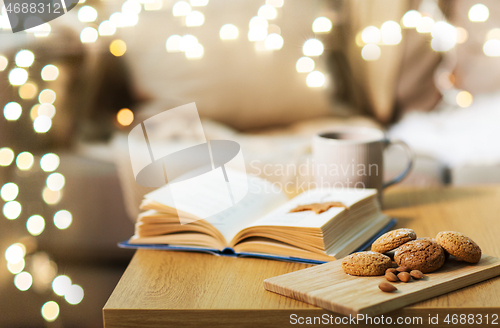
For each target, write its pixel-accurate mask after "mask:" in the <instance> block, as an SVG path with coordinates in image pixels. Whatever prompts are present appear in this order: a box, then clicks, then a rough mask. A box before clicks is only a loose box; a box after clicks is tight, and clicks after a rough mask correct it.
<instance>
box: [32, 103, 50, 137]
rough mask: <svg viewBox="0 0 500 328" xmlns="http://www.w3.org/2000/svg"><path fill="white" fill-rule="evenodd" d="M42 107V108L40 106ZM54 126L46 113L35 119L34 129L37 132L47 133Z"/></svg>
mask: <svg viewBox="0 0 500 328" xmlns="http://www.w3.org/2000/svg"><path fill="white" fill-rule="evenodd" d="M39 109H40V108H39ZM51 127H52V120H51V119H50V117H47V116H45V115H39V116H37V117H36V118H35V120H34V121H33V129H34V130H35V132H36V133H46V132H47V131H49V130H50V128H51Z"/></svg>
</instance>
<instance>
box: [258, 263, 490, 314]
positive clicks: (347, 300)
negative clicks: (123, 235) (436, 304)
mask: <svg viewBox="0 0 500 328" xmlns="http://www.w3.org/2000/svg"><path fill="white" fill-rule="evenodd" d="M341 263H342V260H337V261H333V262H330V263H325V264H322V265H318V266H315V267H313V268H307V269H304V270H300V271H296V272H291V273H286V274H284V275H281V276H278V277H273V278H269V279H266V280H264V288H266V289H267V290H269V291H272V292H275V293H278V294H281V295H285V296H288V297H291V298H294V299H297V300H299V301H303V302H307V303H309V304H312V305H316V306H319V307H322V308H323V309H326V310H330V311H335V312H337V313H340V314H343V315H349V314H352V315H357V314H358V313H361V314H366V315H370V316H376V315H380V314H384V313H387V312H390V311H393V310H396V309H399V308H402V307H403V306H406V305H409V304H413V303H417V302H419V301H423V300H426V299H429V298H431V297H435V296H439V295H442V294H445V293H449V292H451V291H454V290H457V289H460V288H463V287H467V286H469V285H473V284H475V283H478V282H481V281H484V280H487V279H490V278H493V277H496V276H498V275H500V259H498V258H496V257H492V256H488V255H483V257H482V258H481V261H479V263H477V264H468V263H465V262H459V261H457V260H455V259H454V258H450V259H448V261H447V262H446V263H445V265H444V266H443V267H441V268H440V269H439V270H438V271H436V272H433V273H428V274H426V275H425V278H424V279H421V280H414V279H412V280H411V281H410V282H408V283H403V282H399V283H392V285H393V286H395V287H396V288H397V289H398V290H397V291H395V292H392V293H384V292H382V291H381V290H380V289H379V288H378V285H379V284H380V283H382V282H387V280H386V279H385V277H384V276H377V277H356V276H351V275H348V274H345V273H344V271H343V270H342V266H341Z"/></svg>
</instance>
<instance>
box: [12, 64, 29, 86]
mask: <svg viewBox="0 0 500 328" xmlns="http://www.w3.org/2000/svg"><path fill="white" fill-rule="evenodd" d="M26 81H28V72H27V71H26V70H25V69H24V68H19V67H16V68H14V69H13V70H11V71H10V73H9V82H10V84H12V85H23V84H24V83H26Z"/></svg>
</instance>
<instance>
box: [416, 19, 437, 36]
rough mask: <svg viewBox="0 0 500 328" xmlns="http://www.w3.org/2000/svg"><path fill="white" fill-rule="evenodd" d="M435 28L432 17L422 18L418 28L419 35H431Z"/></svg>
mask: <svg viewBox="0 0 500 328" xmlns="http://www.w3.org/2000/svg"><path fill="white" fill-rule="evenodd" d="M432 26H434V20H433V19H432V18H430V17H422V19H421V20H420V22H419V23H418V26H417V32H418V33H430V32H431V31H432Z"/></svg>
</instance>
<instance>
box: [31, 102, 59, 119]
mask: <svg viewBox="0 0 500 328" xmlns="http://www.w3.org/2000/svg"><path fill="white" fill-rule="evenodd" d="M40 115H43V116H47V117H48V118H50V119H51V118H53V117H54V115H56V108H55V107H54V105H52V104H40V105H38V108H37V115H36V117H38V116H40ZM36 117H35V118H36Z"/></svg>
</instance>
